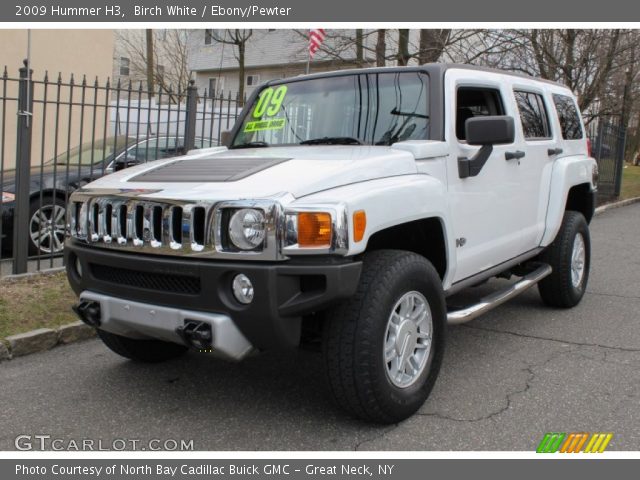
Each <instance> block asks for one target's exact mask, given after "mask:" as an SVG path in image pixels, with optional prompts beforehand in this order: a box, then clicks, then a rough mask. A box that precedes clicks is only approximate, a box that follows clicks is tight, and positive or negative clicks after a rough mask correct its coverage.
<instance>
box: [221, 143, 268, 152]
mask: <svg viewBox="0 0 640 480" xmlns="http://www.w3.org/2000/svg"><path fill="white" fill-rule="evenodd" d="M268 146H269V144H268V143H267V142H246V143H239V144H238V145H231V146H230V147H229V150H232V149H236V148H264V147H268Z"/></svg>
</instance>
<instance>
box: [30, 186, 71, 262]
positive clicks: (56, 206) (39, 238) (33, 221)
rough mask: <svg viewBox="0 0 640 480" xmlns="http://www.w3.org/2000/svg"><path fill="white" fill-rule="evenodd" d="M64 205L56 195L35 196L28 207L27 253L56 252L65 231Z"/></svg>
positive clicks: (65, 211) (61, 247)
mask: <svg viewBox="0 0 640 480" xmlns="http://www.w3.org/2000/svg"><path fill="white" fill-rule="evenodd" d="M66 213H67V210H66V207H65V204H64V201H63V200H61V199H60V198H58V197H48V196H47V197H44V198H43V199H42V203H40V199H39V198H36V199H34V200H32V201H31V206H30V209H29V255H40V254H58V253H61V252H62V249H63V248H64V237H65V235H66V232H67V223H66V222H67V220H66Z"/></svg>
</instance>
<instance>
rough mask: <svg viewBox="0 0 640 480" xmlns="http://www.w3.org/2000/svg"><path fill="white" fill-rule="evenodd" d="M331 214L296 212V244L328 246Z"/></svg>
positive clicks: (329, 244)
mask: <svg viewBox="0 0 640 480" xmlns="http://www.w3.org/2000/svg"><path fill="white" fill-rule="evenodd" d="M331 234H332V226H331V214H329V213H324V212H300V213H298V246H300V247H326V248H328V247H330V246H331Z"/></svg>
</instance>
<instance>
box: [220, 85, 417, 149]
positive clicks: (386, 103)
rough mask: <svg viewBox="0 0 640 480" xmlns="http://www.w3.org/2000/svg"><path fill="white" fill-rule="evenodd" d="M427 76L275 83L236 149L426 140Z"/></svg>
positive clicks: (265, 93) (246, 123) (260, 100)
mask: <svg viewBox="0 0 640 480" xmlns="http://www.w3.org/2000/svg"><path fill="white" fill-rule="evenodd" d="M427 109H428V76H427V75H426V74H425V73H423V72H383V73H380V72H378V73H362V74H352V75H342V76H330V77H324V78H316V79H310V80H301V81H294V82H288V83H282V84H274V85H271V86H269V87H267V88H265V89H263V90H262V92H261V93H260V95H259V96H258V97H257V98H256V99H255V101H254V103H253V105H251V107H250V109H249V110H248V111H249V113H248V114H247V115H246V116H245V118H244V119H243V121H242V125H241V126H240V128H239V130H238V134H237V135H236V137H235V138H234V141H233V144H232V148H233V147H235V148H240V147H243V146H271V145H292V144H303V145H305V144H307V145H315V144H321V143H345V144H358V143H360V144H367V145H390V144H392V143H395V142H399V141H403V140H415V139H427V138H428V128H429V117H428V115H427Z"/></svg>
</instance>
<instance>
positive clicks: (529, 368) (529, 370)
mask: <svg viewBox="0 0 640 480" xmlns="http://www.w3.org/2000/svg"><path fill="white" fill-rule="evenodd" d="M568 353H572V351H558V352H555V353H553V354H551V355H549V357H548V358H546V359H545V360H544V361H543V362H541V363H525V365H526V366H525V367H524V368H521V369H520V371H521V372H523V373H526V374H527V377H526V378H525V379H524V385H523V386H522V388H519V389H517V390H513V391H511V392H507V393H506V394H505V396H504V406H502V407H501V408H499V409H498V410H495V411H493V412H490V413H488V414H486V415H482V416H480V417H474V418H456V417H452V416H450V415H445V414H442V413H438V412H432V413H422V412H417V413H416V415H419V416H423V417H435V418H440V419H442V420H451V421H453V422H462V423H476V422H482V421H485V420H492V421H493V420H494V419H495V418H496V417H498V416H500V415H502V414H503V413H504V412H506V411H507V410H509V409H511V406H512V403H513V397H515V396H516V395H522V394H525V393H527V392H528V391H529V389H531V385H532V382H533V381H534V380H535V378H536V373H535V372H534V369H535V368H543V367H544V366H545V365H547V364H548V363H550V362H552V361H555V360H556V358H557V357H559V356H561V355H566V354H568Z"/></svg>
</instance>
